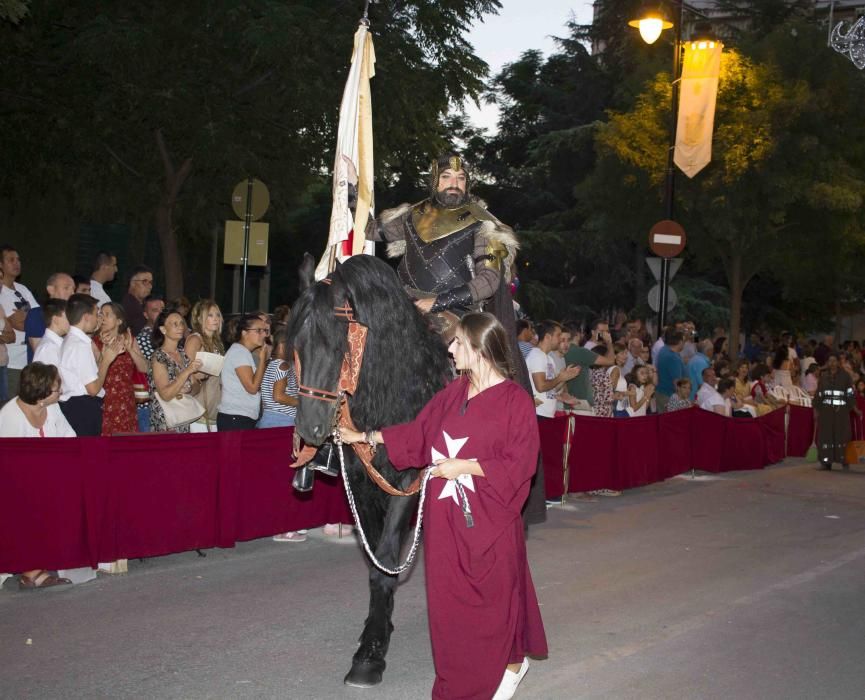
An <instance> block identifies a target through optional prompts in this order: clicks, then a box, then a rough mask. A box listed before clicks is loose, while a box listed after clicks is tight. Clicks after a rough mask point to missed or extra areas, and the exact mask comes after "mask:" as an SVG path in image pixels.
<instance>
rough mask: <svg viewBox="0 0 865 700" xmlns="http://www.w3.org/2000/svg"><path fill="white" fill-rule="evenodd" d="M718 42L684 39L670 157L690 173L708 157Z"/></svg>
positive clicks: (707, 161)
mask: <svg viewBox="0 0 865 700" xmlns="http://www.w3.org/2000/svg"><path fill="white" fill-rule="evenodd" d="M722 48H723V45H722V44H721V42H705V41H701V42H699V43H698V42H693V43H691V42H686V43H685V58H684V63H683V65H682V82H681V83H680V86H681V87H680V90H679V116H678V121H677V126H676V149H675V151H674V153H673V161H674V162H675V163H676V165H677V166H679V169H680V170H681V171H682V172H683V173H685V175H687V176H688V177H694V175H696V174H697V173H698V172H700V171H701V170H702V169H703V168H705V167H706V166H707V165H708V164H709V163H710V162H711V160H712V132H713V131H714V128H715V103H716V101H717V97H718V76H719V75H720V73H721V49H722Z"/></svg>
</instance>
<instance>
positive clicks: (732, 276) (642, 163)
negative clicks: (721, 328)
mask: <svg viewBox="0 0 865 700" xmlns="http://www.w3.org/2000/svg"><path fill="white" fill-rule="evenodd" d="M819 35H820V32H819V30H816V29H815V28H812V27H808V26H806V25H802V24H798V23H793V24H787V25H784V26H783V27H781V28H779V29H777V30H776V31H775V32H773V34H772V35H770V36H769V37H767V38H766V39H765V40H764V41H763V42H761V43H760V44H759V45H758V46H757V47H756V48H753V49H752V52H753V54H754V58H747V57H745V56H744V55H742V54H741V53H739V52H737V51H735V50H730V49H728V50H725V53H724V57H723V62H722V73H721V80H720V85H719V93H718V107H717V112H716V118H715V134H714V141H713V161H712V163H711V164H710V165H709V166H707V168H706V169H705V170H704V171H703V172H701V173H700V174H698V175H697V176H696V177H695V178H694V179H693V180H687V179H686V178H685V177H682V176H681V175H680V176H679V178H678V180H677V182H678V183H680V186H679V187H678V191H677V195H678V196H677V211H678V212H680V216H679V217H678V218H680V220H681V221H682V222H683V223H684V224H685V227H686V229H687V230H688V231H689V233H690V236H689V241H690V245H692V247H693V250H694V252H695V253H696V255H697V256H699V257H702V258H703V261H704V263H705V264H710V263H711V261H712V260H715V261H717V262H719V263H720V264H721V265H722V266H723V269H724V271H725V274H726V278H727V284H728V287H729V290H730V336H731V337H732V338H738V334H739V329H740V319H741V312H742V301H743V295H744V292H745V289H746V287H747V285H748V283H749V282H750V281H751V280H752V279H753V278H754V276H755V275H757V274H758V273H760V272H762V271H769V272H770V273H771V275H772V277H774V279H776V280H779V281H781V283H782V284H783V282H784V281H785V280H786V281H789V282H791V283H793V284H794V285H795V284H801V281H802V278H801V275H799V278H798V280H797V278H796V274H797V272H796V268H797V267H798V268H799V270H800V272H801V268H802V256H803V252H804V250H805V248H803V247H802V245H801V244H802V243H803V241H802V240H801V238H800V239H798V243H799V246H795V245H791V243H793V242H796V241H797V238H796V235H795V234H796V232H797V231H801V230H802V227H803V225H807V224H806V222H812V223H813V221H814V220H815V218H819V219H820V220H821V221H822V226H821V228H822V232H823V235H822V236H821V241H820V243H821V247H822V250H823V252H824V253H825V254H826V256H827V260H826V262H827V265H829V267H831V268H836V269H837V266H842V267H843V265H844V256H845V255H849V252H850V246H851V245H854V246H855V242H856V238H855V236H851V231H852V230H853V229H854V228H856V227H858V226H859V223H858V220H857V214H858V211H859V210H858V206H859V204H860V202H861V198H862V186H863V182H862V179H861V173H862V160H861V147H860V146H858V145H854V146H853V147H852V148H844V147H843V145H842V144H841V143H839V140H844V141H846V140H848V139H849V140H850V142H851V143H853V144H856V143H857V142H858V141H859V140H860V139H861V138H862V137H863V136H865V134H863V133H862V126H861V122H860V121H859V120H858V118H857V117H856V116H852V117H850V116H847V117H845V113H847V112H848V111H849V106H850V104H855V103H856V102H855V99H856V98H855V97H853V95H858V94H859V93H860V91H861V87H858V86H855V85H852V84H850V81H849V80H845V79H842V76H840V75H839V74H838V72H837V71H838V70H839V67H840V64H839V63H838V61H837V59H836V57H834V56H832V55H831V53H830V52H827V51H826V50H825V47H824V46H821V44H822V39H821V38H820V36H819ZM787 38H791V39H792V40H788V39H787ZM821 49H822V51H821ZM803 55H804V56H808V58H807V59H804V60H803ZM830 75H831V76H832V78H834V79H835V80H840V81H841V83H842V84H843V85H844V86H845V88H848V87H849V88H850V90H851V94H847V95H843V97H842V96H841V95H840V94H839V91H838V87H839V86H838V84H837V83H834V82H832V80H831V79H830V78H828V77H827V76H830ZM827 91H828V94H827ZM669 93H670V91H669V76H668V75H664V74H661V75H659V76H658V77H657V78H656V79H655V80H654V81H653V82H652V83H651V84H650V85H649V86H648V89H647V90H646V92H644V93H643V95H641V96H640V98H639V100H638V101H637V105H636V106H635V108H634V109H632V110H630V111H628V112H624V113H616V114H613V115H612V116H611V118H610V121H609V123H608V124H607V125H606V126H605V127H604V128H603V129H601V130H600V131H599V135H598V146H599V149H600V151H601V153H602V154H603V157H604V158H613V159H615V160H616V161H618V162H619V163H620V164H622V165H624V166H625V172H627V173H629V175H627V176H626V180H627V179H629V180H630V181H631V182H640V181H641V178H646V179H647V182H648V184H649V185H650V186H653V187H655V188H656V189H658V190H659V189H660V187H661V183H662V179H663V164H664V162H665V158H664V151H663V149H664V148H665V143H666V139H665V138H664V137H663V135H662V132H663V125H664V123H665V121H666V114H667V113H668V110H669V99H670V97H669ZM839 98H840V99H839ZM851 98H852V99H851ZM829 115H831V116H829ZM827 116H829V119H828V121H827ZM833 119H837V120H839V122H843V123H844V125H845V130H843V132H842V133H843V139H839V138H838V135H837V134H834V133H833V132H835V131H836V130H835V128H832V127H829V124H830V123H831V122H832V120H833ZM847 128H849V130H846V129H847ZM812 241H813V238H812ZM824 243H826V244H827V245H823V244H824ZM790 251H795V254H796V255H798V256H799V257H800V261H799V263H798V265H794V264H792V261H791V260H790V258H791V254H790ZM830 251H831V252H830ZM804 259H805V260H807V261H808V264H810V262H811V260H812V259H811V258H804ZM829 260H831V261H832V262H831V264H830V262H829ZM794 280H795V281H794ZM830 286H832V285H830ZM809 293H810V290H809Z"/></svg>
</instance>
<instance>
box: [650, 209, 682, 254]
mask: <svg viewBox="0 0 865 700" xmlns="http://www.w3.org/2000/svg"><path fill="white" fill-rule="evenodd" d="M649 248H650V249H651V251H652V252H653V253H654V254H655V255H657V256H658V257H660V258H675V257H676V256H677V255H679V254H680V253H681V252H682V251H683V250H684V249H685V229H683V228H682V227H681V226H680V225H679V224H677V223H676V222H675V221H673V220H672V219H664V220H663V221H659V222H658V223H657V224H655V225H654V226H652V229H651V230H650V231H649Z"/></svg>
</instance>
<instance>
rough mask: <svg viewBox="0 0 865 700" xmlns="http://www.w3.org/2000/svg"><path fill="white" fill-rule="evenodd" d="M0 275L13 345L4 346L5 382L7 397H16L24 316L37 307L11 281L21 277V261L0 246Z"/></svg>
mask: <svg viewBox="0 0 865 700" xmlns="http://www.w3.org/2000/svg"><path fill="white" fill-rule="evenodd" d="M0 272H2V274H3V284H2V286H0V306H2V307H3V311H4V312H5V313H6V322H7V323H9V324H11V325H12V328H14V329H15V342H14V343H8V344H7V345H6V350H7V351H8V353H9V364H8V365H7V370H6V381H7V383H8V392H9V396H10V397H12V396H16V395H17V394H18V384H19V382H20V379H21V370H22V369H24V367H25V366H26V365H27V346H26V345H25V334H24V322H25V320H26V319H27V312H28V311H30V309H34V308H36V307H37V306H39V304H38V302H37V301H36V298H35V297H34V296H33V294H32V293H31V292H30V290H29V289H27V287H25V286H24V285H23V284H19V283H18V282H16V281H15V280H17V279H18V277H20V275H21V258H20V257H19V255H18V251H17V250H15V248H13V247H12V246H11V245H3V246H0Z"/></svg>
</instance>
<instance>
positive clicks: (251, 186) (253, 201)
mask: <svg viewBox="0 0 865 700" xmlns="http://www.w3.org/2000/svg"><path fill="white" fill-rule="evenodd" d="M250 194H251V195H252V196H251V197H250V196H249V195H250ZM247 199H248V200H249V204H250V207H249V213H250V219H251V220H252V221H258V220H259V219H260V218H261V217H262V216H264V212H266V211H267V208H268V207H269V206H270V192H269V191H268V189H267V185H265V184H264V183H263V182H262V181H261V180H257V179H255V178H251V182H250V180H241V181H240V182H238V183H237V184H236V185H235V186H234V192H232V193H231V208H232V209H234V213H235V214H237V216H238V218H240V219H243V218H244V217H246V205H247Z"/></svg>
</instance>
